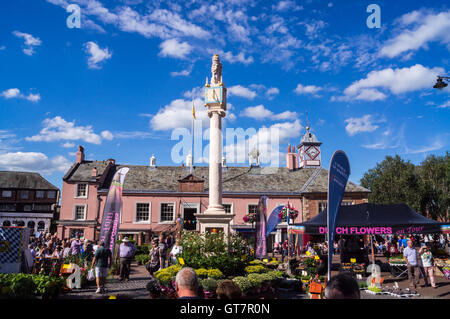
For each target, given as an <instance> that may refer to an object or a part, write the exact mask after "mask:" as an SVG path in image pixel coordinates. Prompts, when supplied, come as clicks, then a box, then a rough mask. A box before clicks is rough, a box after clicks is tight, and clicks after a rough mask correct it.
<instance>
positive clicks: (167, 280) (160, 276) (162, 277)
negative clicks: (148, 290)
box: [155, 269, 173, 285]
mask: <svg viewBox="0 0 450 319" xmlns="http://www.w3.org/2000/svg"><path fill="white" fill-rule="evenodd" d="M155 278H156V280H157V281H158V282H159V283H160V284H161V285H170V284H171V283H172V280H173V276H172V275H171V274H170V273H169V272H167V271H164V269H162V270H159V271H157V272H155Z"/></svg>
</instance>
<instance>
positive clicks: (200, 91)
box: [183, 87, 205, 100]
mask: <svg viewBox="0 0 450 319" xmlns="http://www.w3.org/2000/svg"><path fill="white" fill-rule="evenodd" d="M204 92H205V88H204V87H195V88H193V89H192V90H190V91H186V92H184V93H183V96H184V97H185V98H187V99H191V100H193V99H202V98H204Z"/></svg>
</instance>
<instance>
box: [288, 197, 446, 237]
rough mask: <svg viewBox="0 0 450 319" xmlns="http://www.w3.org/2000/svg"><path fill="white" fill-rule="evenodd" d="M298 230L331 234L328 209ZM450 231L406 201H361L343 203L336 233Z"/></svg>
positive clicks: (444, 224)
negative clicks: (329, 231) (370, 202)
mask: <svg viewBox="0 0 450 319" xmlns="http://www.w3.org/2000/svg"><path fill="white" fill-rule="evenodd" d="M294 226H303V228H302V229H298V230H297V233H305V234H325V233H327V228H326V227H327V211H326V210H324V211H322V212H321V213H319V214H318V215H317V216H316V217H314V218H312V219H311V220H308V221H306V222H304V223H300V224H294ZM441 232H442V233H450V228H449V225H448V223H439V222H437V221H434V220H431V219H428V218H426V217H424V216H422V215H421V214H419V213H417V212H415V211H414V210H413V209H412V208H411V207H409V206H408V205H406V204H390V205H381V204H369V203H365V204H358V205H349V206H341V208H340V210H339V217H338V220H337V224H336V235H408V234H429V233H441Z"/></svg>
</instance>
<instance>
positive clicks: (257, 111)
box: [241, 105, 297, 121]
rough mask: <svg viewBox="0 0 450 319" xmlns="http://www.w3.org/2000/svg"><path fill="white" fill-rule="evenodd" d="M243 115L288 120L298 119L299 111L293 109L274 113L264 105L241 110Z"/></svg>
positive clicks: (253, 117)
mask: <svg viewBox="0 0 450 319" xmlns="http://www.w3.org/2000/svg"><path fill="white" fill-rule="evenodd" d="M241 116H245V117H249V118H252V119H255V120H263V119H265V120H271V121H274V120H288V119H297V113H296V112H291V111H285V112H282V113H279V114H274V113H273V112H272V111H270V110H269V109H266V108H265V107H264V105H257V106H250V107H247V108H245V109H244V110H243V111H242V112H241Z"/></svg>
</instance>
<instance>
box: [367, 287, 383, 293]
mask: <svg viewBox="0 0 450 319" xmlns="http://www.w3.org/2000/svg"><path fill="white" fill-rule="evenodd" d="M368 289H369V290H370V291H373V292H382V290H381V289H380V288H378V287H375V286H369V288H368Z"/></svg>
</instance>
